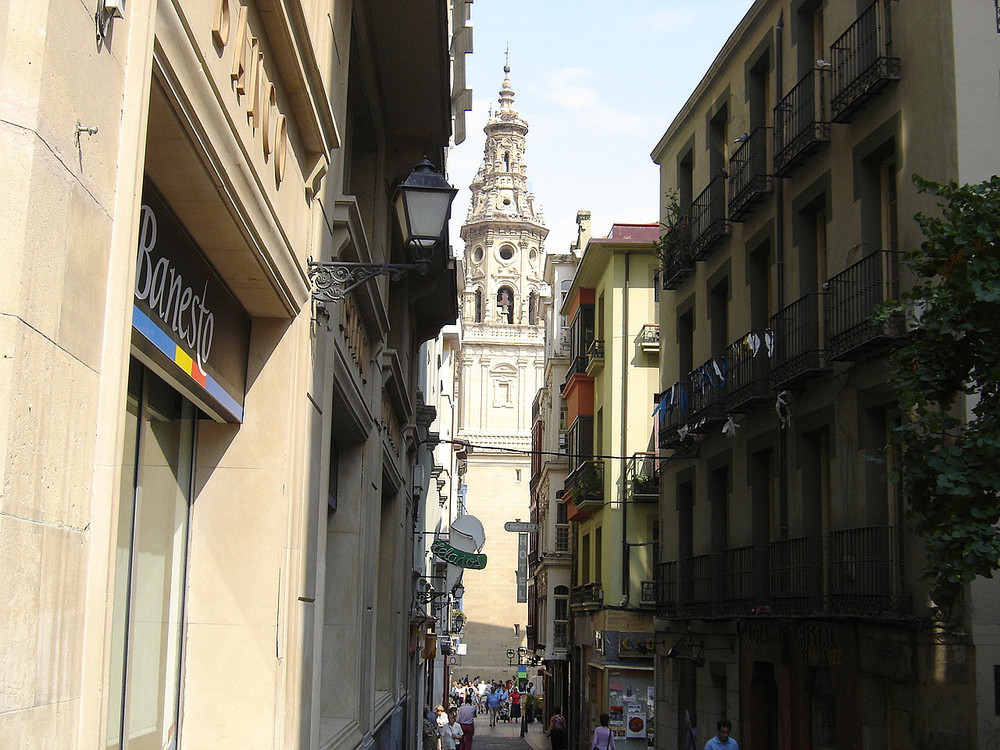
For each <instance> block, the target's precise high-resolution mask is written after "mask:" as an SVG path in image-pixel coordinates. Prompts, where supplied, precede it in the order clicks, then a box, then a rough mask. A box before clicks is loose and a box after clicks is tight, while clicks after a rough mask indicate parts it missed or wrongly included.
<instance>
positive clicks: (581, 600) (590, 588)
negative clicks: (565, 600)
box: [569, 583, 604, 609]
mask: <svg viewBox="0 0 1000 750" xmlns="http://www.w3.org/2000/svg"><path fill="white" fill-rule="evenodd" d="M602 604H604V589H602V588H601V584H599V583H585V584H583V585H582V586H575V587H574V588H573V590H572V591H571V592H570V595H569V605H570V606H571V607H573V608H574V609H598V608H599V607H600V606H601V605H602Z"/></svg>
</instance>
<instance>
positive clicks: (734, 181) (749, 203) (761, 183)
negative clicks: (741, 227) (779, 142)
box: [729, 127, 773, 221]
mask: <svg viewBox="0 0 1000 750" xmlns="http://www.w3.org/2000/svg"><path fill="white" fill-rule="evenodd" d="M769 130H770V128H763V127H762V128H754V129H753V130H751V131H750V132H749V133H748V134H747V137H746V140H744V141H743V143H741V144H740V146H739V148H737V149H736V150H735V151H734V152H733V155H732V156H730V157H729V220H730V221H743V220H744V219H745V218H746V217H747V216H748V215H749V214H750V213H752V212H753V210H754V208H755V207H756V206H757V204H758V203H759V202H760V201H761V200H763V199H764V197H765V196H766V195H767V194H768V193H770V192H771V190H772V187H773V185H772V183H773V178H772V176H771V172H770V169H769V168H768V165H769V164H770V162H769V161H768V159H767V146H768V142H769V141H770V140H771V139H770V138H768V131H769Z"/></svg>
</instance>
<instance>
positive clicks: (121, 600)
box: [106, 359, 196, 750]
mask: <svg viewBox="0 0 1000 750" xmlns="http://www.w3.org/2000/svg"><path fill="white" fill-rule="evenodd" d="M195 415H196V410H195V407H194V405H193V404H192V403H191V402H190V401H188V400H186V399H185V398H183V397H182V396H181V395H180V394H179V393H178V392H177V391H175V390H174V389H173V388H171V387H170V386H169V385H168V384H167V383H166V382H164V381H163V380H162V379H160V378H159V377H158V376H157V375H156V374H154V373H153V372H152V371H151V370H150V369H149V368H147V367H145V366H144V365H142V364H141V363H139V362H138V361H137V360H134V359H133V360H132V363H131V367H130V370H129V384H128V403H127V407H126V424H125V443H124V455H123V460H122V474H121V501H120V504H119V511H118V543H117V551H116V557H115V567H114V569H115V587H114V610H113V615H112V616H113V625H112V628H113V629H112V641H111V669H110V673H109V674H110V683H111V684H110V686H109V696H110V697H109V702H108V729H107V742H106V746H107V747H108V748H122V750H125V749H127V750H142V749H144V748H156V750H161V749H162V748H173V747H176V744H177V731H178V719H179V704H180V674H181V656H182V654H181V651H182V627H181V626H182V622H183V610H184V590H185V586H184V580H185V567H186V562H187V546H188V519H189V507H190V500H191V486H192V483H191V479H192V473H193V458H194V441H195Z"/></svg>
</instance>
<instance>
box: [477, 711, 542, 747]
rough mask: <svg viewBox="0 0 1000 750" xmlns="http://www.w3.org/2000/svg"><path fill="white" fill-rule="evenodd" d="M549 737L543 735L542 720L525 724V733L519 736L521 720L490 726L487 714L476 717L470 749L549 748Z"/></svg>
mask: <svg viewBox="0 0 1000 750" xmlns="http://www.w3.org/2000/svg"><path fill="white" fill-rule="evenodd" d="M550 747H551V745H550V744H549V738H548V737H546V736H545V730H544V728H543V727H542V722H540V721H534V722H532V723H531V724H528V725H527V733H526V734H525V736H524V737H523V738H522V737H521V722H520V720H519V721H516V722H514V721H511V722H505V721H500V722H497V725H496V726H495V727H491V726H490V720H489V716H484V715H480V716H477V717H476V735H475V737H473V738H472V750H550Z"/></svg>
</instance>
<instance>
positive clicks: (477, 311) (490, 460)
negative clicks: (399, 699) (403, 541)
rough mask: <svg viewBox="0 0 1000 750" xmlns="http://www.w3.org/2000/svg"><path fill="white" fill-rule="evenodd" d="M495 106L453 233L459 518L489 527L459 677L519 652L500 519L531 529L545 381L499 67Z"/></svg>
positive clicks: (510, 552) (513, 580)
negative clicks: (456, 234) (460, 282)
mask: <svg viewBox="0 0 1000 750" xmlns="http://www.w3.org/2000/svg"><path fill="white" fill-rule="evenodd" d="M499 105H500V106H499V108H498V109H497V110H496V111H495V112H493V113H492V114H491V116H490V118H489V121H488V122H487V124H486V127H485V129H484V130H485V133H486V147H485V150H484V153H483V163H482V165H481V166H480V168H479V171H478V173H477V174H476V177H475V179H474V180H473V181H472V184H471V185H470V189H471V191H472V202H471V205H470V207H469V213H468V216H467V217H466V220H465V224H463V226H462V231H461V236H462V240H463V241H464V243H465V251H464V252H465V256H464V258H465V279H464V287H463V289H462V291H461V300H460V302H461V305H460V306H461V310H462V347H461V354H460V362H459V375H458V378H459V384H458V389H457V392H458V398H459V404H458V411H459V417H458V422H459V423H458V429H457V436H458V437H459V438H461V439H464V440H467V441H469V442H470V443H472V444H473V445H474V446H495V447H499V448H507V449H513V450H512V451H511V452H503V451H498V450H489V449H481V448H478V447H477V448H473V450H472V452H471V453H470V454H469V459H468V464H467V471H466V474H465V480H464V481H465V486H466V493H465V510H466V512H468V513H471V514H473V515H475V516H476V517H478V518H479V519H480V520H481V521H482V522H483V526H484V528H485V530H486V546H485V547H484V548H483V552H484V553H486V555H487V558H488V563H487V567H486V569H485V570H481V571H474V570H467V571H466V572H465V575H464V582H465V591H466V593H465V598H464V600H463V610H464V612H465V614H466V616H467V618H468V620H467V625H466V629H465V634H464V637H463V641H464V642H465V643H466V644H467V648H468V652H467V654H466V655H465V656H462V657H460V659H461V663H460V664H458V665H456V666H455V667H454V668H453V670H454V671H455V673H456V674H458V675H459V676H464V675H465V674H466V673H467V672H468V673H469V676H470V677H473V676H475V675H476V674H479V675H481V676H483V677H485V678H486V679H494V678H496V679H499V678H500V677H501V676H506V677H510V676H512V674H513V671H514V670H516V667H513V668H512V667H511V666H510V665H509V663H508V659H507V656H506V652H507V650H508V649H510V648H515V649H516V648H517V647H518V646H523V645H524V644H525V633H526V626H527V611H528V607H527V583H526V578H527V551H528V550H527V542H528V540H527V535H523V534H518V533H511V532H508V531H505V530H504V523H505V522H507V521H513V520H516V519H520V520H522V521H527V520H529V519H528V514H529V505H530V491H529V487H528V485H529V480H530V474H531V456H530V455H529V453H528V451H529V449H530V448H531V406H532V401H533V400H534V398H535V394H536V393H537V391H538V389H539V387H540V386H541V384H542V382H543V374H544V373H543V368H544V360H545V328H544V321H543V320H542V316H541V314H540V309H541V306H540V304H539V302H540V299H541V298H542V297H543V296H544V295H547V294H548V290H547V288H546V286H545V283H544V280H543V278H542V271H543V267H544V264H543V253H544V242H545V236H546V235H547V234H548V229H546V228H545V224H544V222H543V220H542V216H541V211H540V210H539V209H538V208H537V207H536V205H535V200H534V196H533V195H532V194H531V193H530V192H529V191H528V185H527V180H528V178H527V165H526V163H525V140H526V137H527V134H528V123H527V122H525V121H524V120H523V119H522V118H521V116H520V115H519V114H518V113H517V110H515V109H514V90H513V88H511V83H510V67H509V66H504V79H503V85H502V86H501V88H500V99H499Z"/></svg>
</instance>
